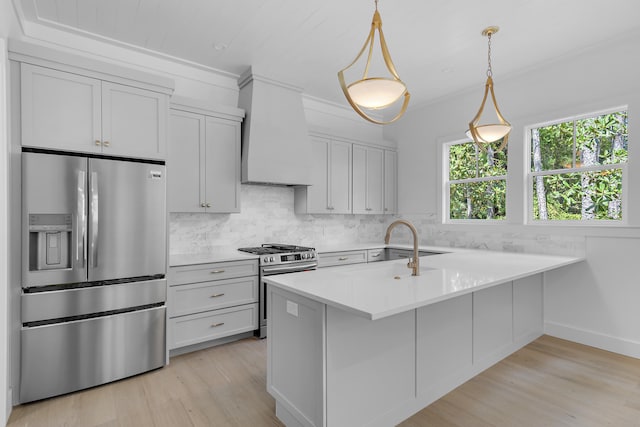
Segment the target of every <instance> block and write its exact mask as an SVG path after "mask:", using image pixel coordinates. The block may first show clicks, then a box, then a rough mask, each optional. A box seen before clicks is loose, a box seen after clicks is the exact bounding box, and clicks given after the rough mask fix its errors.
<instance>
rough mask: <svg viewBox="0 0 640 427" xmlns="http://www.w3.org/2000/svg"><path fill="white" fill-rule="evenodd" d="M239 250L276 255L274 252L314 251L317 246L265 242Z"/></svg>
mask: <svg viewBox="0 0 640 427" xmlns="http://www.w3.org/2000/svg"><path fill="white" fill-rule="evenodd" d="M238 250H239V251H242V252H248V253H250V254H254V255H274V254H286V253H295V252H309V251H314V250H315V248H308V247H305V246H296V245H284V244H280V243H265V244H263V245H262V246H256V247H251V248H238Z"/></svg>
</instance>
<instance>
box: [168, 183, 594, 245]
mask: <svg viewBox="0 0 640 427" xmlns="http://www.w3.org/2000/svg"><path fill="white" fill-rule="evenodd" d="M293 199H294V190H293V188H292V187H280V186H265V185H245V184H243V185H242V189H241V200H242V209H241V212H240V213H237V214H204V213H203V214H200V213H172V214H170V251H171V253H172V254H191V253H206V252H211V251H212V250H213V249H214V248H217V247H231V248H239V247H244V246H257V245H260V244H262V243H287V244H297V245H305V246H335V245H340V244H343V243H344V244H350V243H371V242H381V243H382V241H383V239H384V233H385V231H386V228H387V226H388V225H389V224H390V223H391V222H392V221H394V220H396V219H398V218H399V217H395V216H390V215H297V214H295V212H294V210H293V205H294V203H293V201H294V200H293ZM402 218H403V219H407V220H409V221H411V222H412V223H413V224H414V225H415V226H416V228H417V230H418V232H419V235H420V243H421V244H422V245H430V246H447V247H464V248H475V249H488V250H497V251H507V252H526V253H544V254H550V255H551V254H555V255H573V256H582V255H584V247H585V237H584V236H570V235H561V234H557V233H541V232H540V231H537V232H536V233H533V232H531V233H522V232H518V233H514V232H504V231H501V232H498V231H497V230H496V228H495V227H493V226H492V227H487V229H484V228H483V227H475V226H471V227H468V228H467V227H465V228H463V229H455V230H454V229H451V227H444V226H442V225H441V224H438V223H437V222H436V218H435V215H433V214H419V215H416V214H411V215H402ZM392 242H402V243H403V244H409V243H410V234H409V232H408V230H406V229H405V228H396V229H395V230H394V232H393V236H392Z"/></svg>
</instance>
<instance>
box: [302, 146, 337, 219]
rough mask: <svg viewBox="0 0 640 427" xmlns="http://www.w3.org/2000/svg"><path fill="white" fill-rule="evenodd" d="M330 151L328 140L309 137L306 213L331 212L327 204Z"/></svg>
mask: <svg viewBox="0 0 640 427" xmlns="http://www.w3.org/2000/svg"><path fill="white" fill-rule="evenodd" d="M330 152H331V141H330V140H328V139H322V138H311V159H312V162H311V185H310V186H309V187H307V213H331V209H330V208H331V207H330V206H329V162H330V158H329V153H330Z"/></svg>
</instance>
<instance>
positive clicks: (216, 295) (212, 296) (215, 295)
mask: <svg viewBox="0 0 640 427" xmlns="http://www.w3.org/2000/svg"><path fill="white" fill-rule="evenodd" d="M221 296H224V293H222V294H213V295H211V296H210V297H209V298H218V297H221Z"/></svg>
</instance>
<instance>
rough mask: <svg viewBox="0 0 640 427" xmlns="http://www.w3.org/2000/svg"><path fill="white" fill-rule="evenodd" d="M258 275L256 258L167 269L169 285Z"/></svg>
mask: <svg viewBox="0 0 640 427" xmlns="http://www.w3.org/2000/svg"><path fill="white" fill-rule="evenodd" d="M257 275H258V260H257V259H249V260H246V261H245V260H243V261H228V262H214V263H210V264H197V265H187V266H182V267H171V268H170V269H169V285H170V286H173V285H181V284H184V283H196V282H210V281H212V280H222V279H231V278H234V277H246V276H257Z"/></svg>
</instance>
